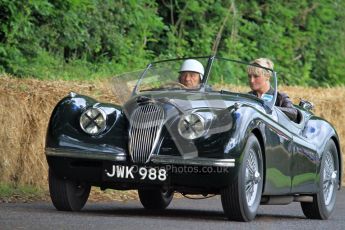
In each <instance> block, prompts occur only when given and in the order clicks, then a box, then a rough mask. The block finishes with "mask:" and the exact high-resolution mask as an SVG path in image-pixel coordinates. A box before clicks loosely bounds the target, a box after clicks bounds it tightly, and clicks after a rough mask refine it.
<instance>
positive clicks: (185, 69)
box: [179, 59, 204, 89]
mask: <svg viewBox="0 0 345 230" xmlns="http://www.w3.org/2000/svg"><path fill="white" fill-rule="evenodd" d="M179 73H180V76H179V82H180V83H181V84H183V85H184V86H186V88H188V89H197V88H199V87H200V83H201V81H202V79H203V76H204V66H203V65H202V64H201V63H200V62H199V61H197V60H195V59H187V60H185V61H184V62H183V63H182V66H181V69H180V71H179Z"/></svg>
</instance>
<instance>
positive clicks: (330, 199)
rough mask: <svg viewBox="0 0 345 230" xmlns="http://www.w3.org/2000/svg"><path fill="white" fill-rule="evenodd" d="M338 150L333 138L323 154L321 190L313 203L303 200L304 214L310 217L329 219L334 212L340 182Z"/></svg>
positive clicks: (320, 177)
mask: <svg viewBox="0 0 345 230" xmlns="http://www.w3.org/2000/svg"><path fill="white" fill-rule="evenodd" d="M338 173H339V159H338V151H337V148H336V146H335V143H334V141H333V140H329V141H328V143H327V145H326V148H325V150H324V152H323V154H322V160H321V167H320V173H319V183H320V185H319V186H320V188H319V189H320V190H319V192H318V193H317V194H315V195H314V196H313V202H312V203H304V202H301V207H302V210H303V213H304V215H305V216H306V217H307V218H309V219H322V220H325V219H328V217H329V216H330V215H331V213H332V212H333V209H334V206H335V199H336V190H337V186H338V184H339V175H338Z"/></svg>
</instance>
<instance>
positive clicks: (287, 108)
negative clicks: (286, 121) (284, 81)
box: [277, 93, 298, 122]
mask: <svg viewBox="0 0 345 230" xmlns="http://www.w3.org/2000/svg"><path fill="white" fill-rule="evenodd" d="M277 107H278V108H279V109H280V110H281V111H283V113H285V114H286V116H288V117H289V118H290V120H292V121H294V122H296V121H297V113H298V112H297V109H295V108H294V107H293V104H292V102H291V100H290V98H289V96H288V95H287V94H285V93H280V102H279V103H278V106H277Z"/></svg>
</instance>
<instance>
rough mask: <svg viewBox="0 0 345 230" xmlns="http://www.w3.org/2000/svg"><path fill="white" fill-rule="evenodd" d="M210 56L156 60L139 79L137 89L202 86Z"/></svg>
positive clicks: (138, 90)
mask: <svg viewBox="0 0 345 230" xmlns="http://www.w3.org/2000/svg"><path fill="white" fill-rule="evenodd" d="M207 61H208V58H193V59H177V60H168V61H162V62H155V63H152V64H150V65H149V66H148V68H147V69H146V70H145V72H144V73H143V75H142V78H141V79H140V80H139V81H138V84H137V88H136V91H137V92H143V91H157V90H194V91H197V90H199V89H200V87H201V81H202V79H203V77H204V74H205V66H206V65H207Z"/></svg>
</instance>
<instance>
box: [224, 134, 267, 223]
mask: <svg viewBox="0 0 345 230" xmlns="http://www.w3.org/2000/svg"><path fill="white" fill-rule="evenodd" d="M254 155H255V156H256V162H257V163H256V166H257V168H255V169H256V170H255V172H254V175H255V176H254V175H252V174H251V175H250V176H249V174H250V173H252V172H249V171H251V170H252V169H253V167H250V170H249V164H250V163H251V162H252V161H251V160H250V159H252V156H254ZM250 161H251V162H250ZM240 164H241V165H240V166H239V171H238V176H237V178H235V179H234V182H233V183H232V184H230V185H229V186H228V187H226V188H224V189H222V191H221V200H222V205H223V210H224V214H225V216H226V217H227V218H228V219H229V220H234V221H243V222H247V221H251V220H253V219H254V218H255V216H256V212H257V209H258V207H259V205H260V200H261V194H262V186H263V160H262V153H261V147H260V143H259V141H258V139H257V138H256V137H255V135H254V134H250V136H249V138H248V140H247V143H246V146H245V148H244V152H243V161H242V162H241V163H240ZM246 173H247V175H248V177H246ZM257 173H259V174H257ZM246 178H247V179H248V181H247V186H251V187H250V188H253V191H255V192H253V193H252V195H251V196H249V198H250V199H249V200H248V198H247V194H249V193H246ZM249 183H251V184H249ZM248 188H249V187H248ZM249 191H250V190H249V189H248V192H249Z"/></svg>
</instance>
